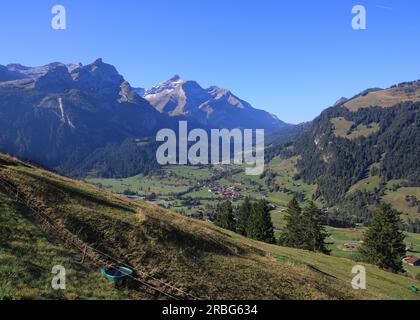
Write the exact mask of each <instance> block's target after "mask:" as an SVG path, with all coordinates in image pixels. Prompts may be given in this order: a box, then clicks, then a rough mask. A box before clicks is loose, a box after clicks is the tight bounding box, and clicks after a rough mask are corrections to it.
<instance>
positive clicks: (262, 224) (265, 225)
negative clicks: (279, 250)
mask: <svg viewBox="0 0 420 320" xmlns="http://www.w3.org/2000/svg"><path fill="white" fill-rule="evenodd" d="M247 234H248V236H249V237H250V238H252V239H255V240H258V241H263V242H267V243H275V238H274V227H273V222H272V220H271V214H270V208H269V206H268V203H267V201H265V200H260V201H258V202H257V203H254V204H253V205H252V212H251V216H250V223H249V228H248V232H247Z"/></svg>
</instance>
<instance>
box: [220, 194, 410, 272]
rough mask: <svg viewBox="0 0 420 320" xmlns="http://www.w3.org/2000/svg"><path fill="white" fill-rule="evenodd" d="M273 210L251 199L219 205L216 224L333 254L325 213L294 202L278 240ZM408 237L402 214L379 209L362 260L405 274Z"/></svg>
mask: <svg viewBox="0 0 420 320" xmlns="http://www.w3.org/2000/svg"><path fill="white" fill-rule="evenodd" d="M270 211H271V207H270V205H269V203H268V202H267V201H265V200H259V201H256V202H252V201H251V200H250V199H249V198H246V199H245V201H244V202H243V203H242V204H241V205H239V206H236V207H234V206H233V205H232V203H231V202H230V201H226V202H224V203H221V204H219V205H217V207H216V210H215V216H214V223H215V224H216V225H217V226H219V227H222V228H225V229H228V230H231V231H234V232H236V233H238V234H241V235H243V236H245V237H248V238H251V239H255V240H258V241H263V242H267V243H271V244H275V243H276V244H278V245H281V246H285V247H291V248H297V249H302V250H308V251H313V252H320V253H323V254H330V250H329V249H328V243H327V241H326V239H327V238H328V237H329V234H328V232H327V231H326V229H325V217H324V214H323V212H322V211H321V210H320V209H319V208H317V206H316V205H315V204H314V203H313V202H312V201H311V202H309V204H308V205H307V206H305V207H304V208H302V207H301V206H300V204H299V202H298V201H297V199H296V198H293V199H292V200H291V201H290V203H289V204H288V207H287V209H286V212H285V216H284V222H285V224H284V227H283V228H282V229H281V234H280V237H279V239H278V240H277V241H276V240H275V237H274V227H273V223H272V220H271V213H270ZM404 240H405V235H404V233H403V232H402V231H401V221H400V217H399V213H398V212H397V211H396V210H394V209H392V207H391V206H389V205H386V204H383V205H381V206H380V207H378V208H377V209H376V211H375V212H374V214H373V217H372V220H371V222H370V224H369V227H368V229H367V231H366V232H365V234H364V241H363V244H362V246H361V247H360V254H361V256H360V258H361V260H363V261H364V262H367V263H371V264H374V265H376V266H378V267H380V268H382V269H385V270H388V271H391V272H402V271H404V268H403V264H402V259H403V258H404V257H405V255H406V245H405V243H404Z"/></svg>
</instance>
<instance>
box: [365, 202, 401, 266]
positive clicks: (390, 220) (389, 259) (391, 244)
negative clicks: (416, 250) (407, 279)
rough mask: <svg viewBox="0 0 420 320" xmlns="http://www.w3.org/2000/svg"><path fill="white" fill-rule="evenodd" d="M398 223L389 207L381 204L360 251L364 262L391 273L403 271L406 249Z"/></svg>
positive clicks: (396, 216) (396, 217)
mask: <svg viewBox="0 0 420 320" xmlns="http://www.w3.org/2000/svg"><path fill="white" fill-rule="evenodd" d="M399 223H400V219H399V214H398V212H396V211H395V210H393V209H392V208H391V206H389V205H387V204H383V205H382V206H381V207H380V208H378V209H377V210H376V211H375V213H374V216H373V219H372V221H371V223H370V225H369V228H368V230H367V231H366V233H365V237H364V242H363V245H362V247H361V249H360V253H361V254H362V256H363V257H364V259H365V260H366V262H369V263H372V264H375V265H377V266H378V267H380V268H382V269H385V270H389V271H392V272H399V271H402V270H403V265H402V258H404V256H405V255H406V247H405V244H404V239H405V236H404V234H403V232H401V231H400V229H399Z"/></svg>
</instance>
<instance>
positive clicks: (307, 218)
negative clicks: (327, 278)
mask: <svg viewBox="0 0 420 320" xmlns="http://www.w3.org/2000/svg"><path fill="white" fill-rule="evenodd" d="M301 225H302V248H303V249H305V250H309V251H317V252H322V253H325V254H329V253H330V250H329V249H328V248H327V247H326V244H325V239H326V238H327V237H328V233H327V232H326V231H325V227H324V223H323V220H322V213H321V210H319V209H318V208H317V207H316V205H315V204H314V203H313V202H312V201H311V202H310V203H309V205H308V206H307V207H306V208H305V209H304V210H303V212H302V221H301Z"/></svg>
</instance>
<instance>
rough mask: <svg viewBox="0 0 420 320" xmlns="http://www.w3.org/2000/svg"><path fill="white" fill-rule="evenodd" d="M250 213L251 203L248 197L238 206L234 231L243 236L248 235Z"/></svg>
mask: <svg viewBox="0 0 420 320" xmlns="http://www.w3.org/2000/svg"><path fill="white" fill-rule="evenodd" d="M251 214H252V203H251V200H250V199H249V197H246V198H245V201H244V202H243V203H242V204H241V205H240V206H239V208H238V215H237V221H236V232H237V233H239V234H240V235H243V236H245V237H247V236H248V229H249V223H250V217H251Z"/></svg>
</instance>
